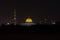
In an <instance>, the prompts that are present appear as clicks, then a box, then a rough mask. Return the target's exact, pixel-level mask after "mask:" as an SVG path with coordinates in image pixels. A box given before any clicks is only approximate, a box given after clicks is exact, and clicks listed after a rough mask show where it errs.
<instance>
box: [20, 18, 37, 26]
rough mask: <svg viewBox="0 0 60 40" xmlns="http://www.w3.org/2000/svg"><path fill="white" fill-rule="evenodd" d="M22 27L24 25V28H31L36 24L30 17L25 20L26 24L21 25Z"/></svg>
mask: <svg viewBox="0 0 60 40" xmlns="http://www.w3.org/2000/svg"><path fill="white" fill-rule="evenodd" d="M20 25H22V26H31V25H36V23H33V20H32V19H31V18H30V17H28V18H27V19H26V20H25V23H21V24H20Z"/></svg>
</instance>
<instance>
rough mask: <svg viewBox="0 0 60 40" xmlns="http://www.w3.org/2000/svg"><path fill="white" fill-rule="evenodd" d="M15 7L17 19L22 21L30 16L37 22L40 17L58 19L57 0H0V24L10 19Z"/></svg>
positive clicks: (59, 10)
mask: <svg viewBox="0 0 60 40" xmlns="http://www.w3.org/2000/svg"><path fill="white" fill-rule="evenodd" d="M14 8H15V9H16V12H17V21H18V22H24V20H25V18H26V17H28V16H30V17H31V18H32V19H33V20H34V22H39V21H40V19H41V17H42V18H45V17H47V18H48V19H49V20H52V19H55V20H56V21H59V20H60V5H59V1H58V2H57V1H48V0H40V1H38V0H21V1H18V0H16V1H13V0H12V1H11V0H10V1H0V24H1V23H4V22H6V21H10V20H11V16H12V12H13V10H14Z"/></svg>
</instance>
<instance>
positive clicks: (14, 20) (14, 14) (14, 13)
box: [13, 9, 16, 25]
mask: <svg viewBox="0 0 60 40" xmlns="http://www.w3.org/2000/svg"><path fill="white" fill-rule="evenodd" d="M13 24H14V25H16V9H14V12H13Z"/></svg>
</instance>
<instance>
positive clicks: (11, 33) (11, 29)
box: [0, 25, 60, 40]
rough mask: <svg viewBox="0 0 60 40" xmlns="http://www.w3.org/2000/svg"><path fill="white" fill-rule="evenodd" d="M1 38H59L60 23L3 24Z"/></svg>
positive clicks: (0, 30)
mask: <svg viewBox="0 0 60 40" xmlns="http://www.w3.org/2000/svg"><path fill="white" fill-rule="evenodd" d="M0 39H3V40H5V39H8V40H58V39H60V25H35V26H19V25H17V26H13V25H8V26H5V25H3V26H1V27H0Z"/></svg>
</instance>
